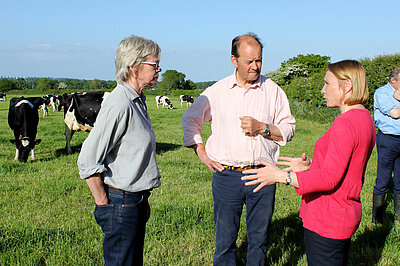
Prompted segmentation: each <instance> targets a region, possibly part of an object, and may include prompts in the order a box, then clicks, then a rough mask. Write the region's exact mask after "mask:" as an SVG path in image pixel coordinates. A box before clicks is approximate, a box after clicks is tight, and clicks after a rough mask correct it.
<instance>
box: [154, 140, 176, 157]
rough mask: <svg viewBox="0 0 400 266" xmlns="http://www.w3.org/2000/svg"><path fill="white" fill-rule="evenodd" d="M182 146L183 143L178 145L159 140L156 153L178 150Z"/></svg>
mask: <svg viewBox="0 0 400 266" xmlns="http://www.w3.org/2000/svg"><path fill="white" fill-rule="evenodd" d="M180 147H182V145H177V144H172V143H163V142H157V144H156V153H157V154H162V153H164V152H167V151H173V150H177V149H179V148H180Z"/></svg>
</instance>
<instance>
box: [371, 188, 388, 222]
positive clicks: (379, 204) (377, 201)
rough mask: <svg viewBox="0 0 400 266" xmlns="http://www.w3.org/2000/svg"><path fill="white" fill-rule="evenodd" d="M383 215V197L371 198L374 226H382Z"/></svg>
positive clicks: (375, 196)
mask: <svg viewBox="0 0 400 266" xmlns="http://www.w3.org/2000/svg"><path fill="white" fill-rule="evenodd" d="M384 213H385V195H376V194H374V197H373V205H372V222H373V223H374V224H383V214H384Z"/></svg>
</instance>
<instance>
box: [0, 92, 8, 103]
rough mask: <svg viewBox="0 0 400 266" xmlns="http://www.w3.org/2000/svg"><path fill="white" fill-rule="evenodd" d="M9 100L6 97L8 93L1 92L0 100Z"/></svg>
mask: <svg viewBox="0 0 400 266" xmlns="http://www.w3.org/2000/svg"><path fill="white" fill-rule="evenodd" d="M6 100H7V98H6V94H5V93H0V101H4V102H5V101H6Z"/></svg>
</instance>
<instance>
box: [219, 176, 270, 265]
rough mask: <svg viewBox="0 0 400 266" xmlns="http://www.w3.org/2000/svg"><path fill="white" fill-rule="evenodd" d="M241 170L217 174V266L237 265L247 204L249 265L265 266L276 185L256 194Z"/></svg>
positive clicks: (247, 263) (247, 262)
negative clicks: (240, 233)
mask: <svg viewBox="0 0 400 266" xmlns="http://www.w3.org/2000/svg"><path fill="white" fill-rule="evenodd" d="M242 176H243V174H242V173H241V172H239V171H232V170H229V169H225V170H223V171H222V172H216V173H214V174H213V181H212V191H213V197H214V222H215V226H216V237H215V240H216V241H215V253H214V265H229V266H231V265H236V239H237V236H238V231H239V226H240V216H241V215H242V209H243V204H246V229H247V240H248V246H247V261H246V265H247V266H250V265H265V264H266V259H267V242H268V230H269V225H270V223H271V218H272V213H273V211H274V203H275V185H272V186H266V187H264V188H262V189H261V190H260V191H258V192H256V193H254V192H253V189H254V188H255V187H256V186H245V185H244V184H245V181H242V180H241V179H240V178H241V177H242Z"/></svg>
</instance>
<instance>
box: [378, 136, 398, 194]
mask: <svg viewBox="0 0 400 266" xmlns="http://www.w3.org/2000/svg"><path fill="white" fill-rule="evenodd" d="M376 150H377V152H378V166H377V169H376V180H375V187H374V194H376V195H385V194H386V193H387V192H388V191H389V188H390V179H391V178H392V173H394V175H393V193H394V194H400V136H394V135H387V134H383V133H382V132H381V131H380V130H378V133H377V134H376Z"/></svg>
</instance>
